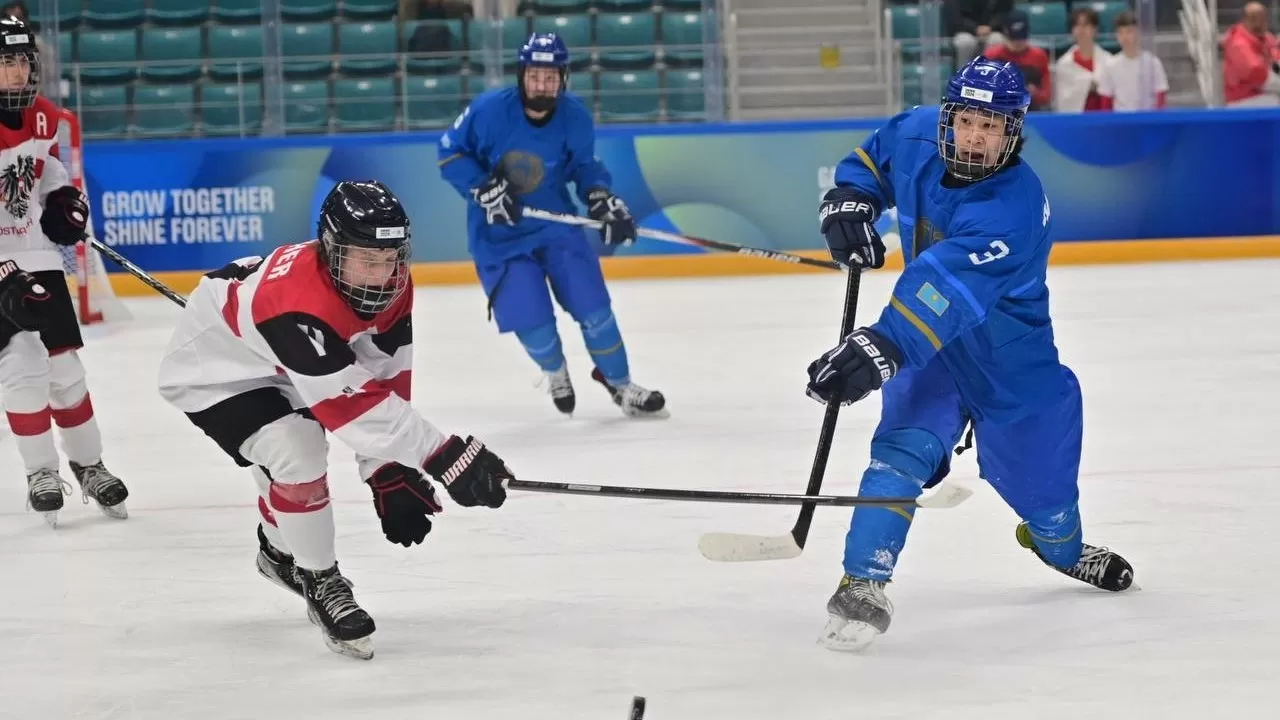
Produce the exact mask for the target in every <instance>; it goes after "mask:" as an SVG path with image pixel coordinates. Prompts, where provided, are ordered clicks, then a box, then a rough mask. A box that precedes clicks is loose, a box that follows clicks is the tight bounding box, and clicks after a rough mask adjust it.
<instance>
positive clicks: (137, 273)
mask: <svg viewBox="0 0 1280 720" xmlns="http://www.w3.org/2000/svg"><path fill="white" fill-rule="evenodd" d="M85 242H87V243H89V245H90V246H92V247H93V249H94V250H97V251H98V252H100V253H102V254H103V255H106V256H107V257H109V258H111V261H112V262H114V263H115V264H117V265H119V266H120V267H122V268H124V269H125V270H126V271H127V272H128V273H129V274H130V275H132V276H134V277H136V278H138V279H139V280H141V281H142V282H143V283H145V284H146V285H147V287H149V288H151V289H152V290H155V291H156V292H158V293H160V294H161V295H163V296H165V297H167V298H169V299H170V300H172V301H174V302H175V303H177V304H178V306H179V307H186V306H187V299H186V298H184V297H182V296H181V295H179V294H178V293H176V292H174V290H173V288H171V287H169V286H168V285H165V284H164V283H162V282H160V281H159V280H157V279H155V278H153V277H151V275H150V274H148V273H147V271H146V270H143V269H142V268H140V267H138V266H137V265H134V264H133V263H132V262H130V261H129V258H127V257H125V256H123V255H121V254H120V253H118V252H116V251H115V250H113V249H111V248H109V247H107V246H106V244H104V243H103V242H102V241H101V240H99V239H98V238H95V237H91V238H89V239H87V240H85Z"/></svg>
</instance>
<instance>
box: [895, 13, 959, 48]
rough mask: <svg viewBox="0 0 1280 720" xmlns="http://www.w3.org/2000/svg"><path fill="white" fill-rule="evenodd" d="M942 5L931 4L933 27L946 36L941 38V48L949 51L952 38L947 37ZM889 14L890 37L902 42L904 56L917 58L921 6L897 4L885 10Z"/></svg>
mask: <svg viewBox="0 0 1280 720" xmlns="http://www.w3.org/2000/svg"><path fill="white" fill-rule="evenodd" d="M940 7H941V5H937V6H931V12H933V14H934V23H933V25H932V27H936V28H938V31H939V32H940V33H942V34H943V35H944V36H943V37H942V38H941V39H940V44H941V49H942V50H943V51H949V50H950V48H951V38H950V37H946V36H945V34H946V30H945V28H944V26H943V24H942V17H941V11H940V9H939V8H940ZM885 12H886V13H888V14H889V20H888V22H889V30H890V37H892V38H893V39H894V40H898V41H901V42H902V56H903V57H904V58H916V57H919V56H920V25H921V16H920V8H919V7H917V6H915V5H895V6H893V7H890V8H888V9H887V10H885Z"/></svg>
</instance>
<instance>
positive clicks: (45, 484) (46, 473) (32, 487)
mask: <svg viewBox="0 0 1280 720" xmlns="http://www.w3.org/2000/svg"><path fill="white" fill-rule="evenodd" d="M27 490H28V495H43V494H45V493H52V492H60V493H62V494H63V495H70V494H71V483H69V482H67V481H66V480H63V479H62V478H61V477H59V475H58V473H56V472H54V471H52V470H37V471H35V472H33V473H31V474H30V475H28V476H27ZM27 505H28V506H30V505H31V501H30V500H28V501H27Z"/></svg>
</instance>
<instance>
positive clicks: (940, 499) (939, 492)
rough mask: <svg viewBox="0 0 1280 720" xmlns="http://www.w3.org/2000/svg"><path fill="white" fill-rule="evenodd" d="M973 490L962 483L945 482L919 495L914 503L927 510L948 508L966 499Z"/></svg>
mask: <svg viewBox="0 0 1280 720" xmlns="http://www.w3.org/2000/svg"><path fill="white" fill-rule="evenodd" d="M971 495H973V491H972V490H970V489H969V488H967V487H965V486H963V485H956V484H955V483H947V484H945V485H939V486H938V487H936V488H934V489H933V491H932V492H927V493H925V494H924V495H921V496H920V498H919V499H918V500H916V504H917V505H919V506H920V507H922V508H927V509H929V510H949V509H951V508H953V507H955V506H957V505H959V504H960V503H962V502H964V501H965V500H968V499H969V497H970V496H971Z"/></svg>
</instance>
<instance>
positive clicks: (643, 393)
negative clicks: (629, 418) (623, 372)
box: [615, 383, 650, 408]
mask: <svg viewBox="0 0 1280 720" xmlns="http://www.w3.org/2000/svg"><path fill="white" fill-rule="evenodd" d="M615 389H616V390H617V391H618V400H619V403H620V404H622V405H630V406H631V407H637V408H638V407H642V406H643V405H644V403H645V401H646V400H648V399H649V395H650V391H649V389H648V388H645V387H643V386H641V385H637V384H635V383H627V384H626V385H623V386H621V387H616V388H615Z"/></svg>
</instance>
